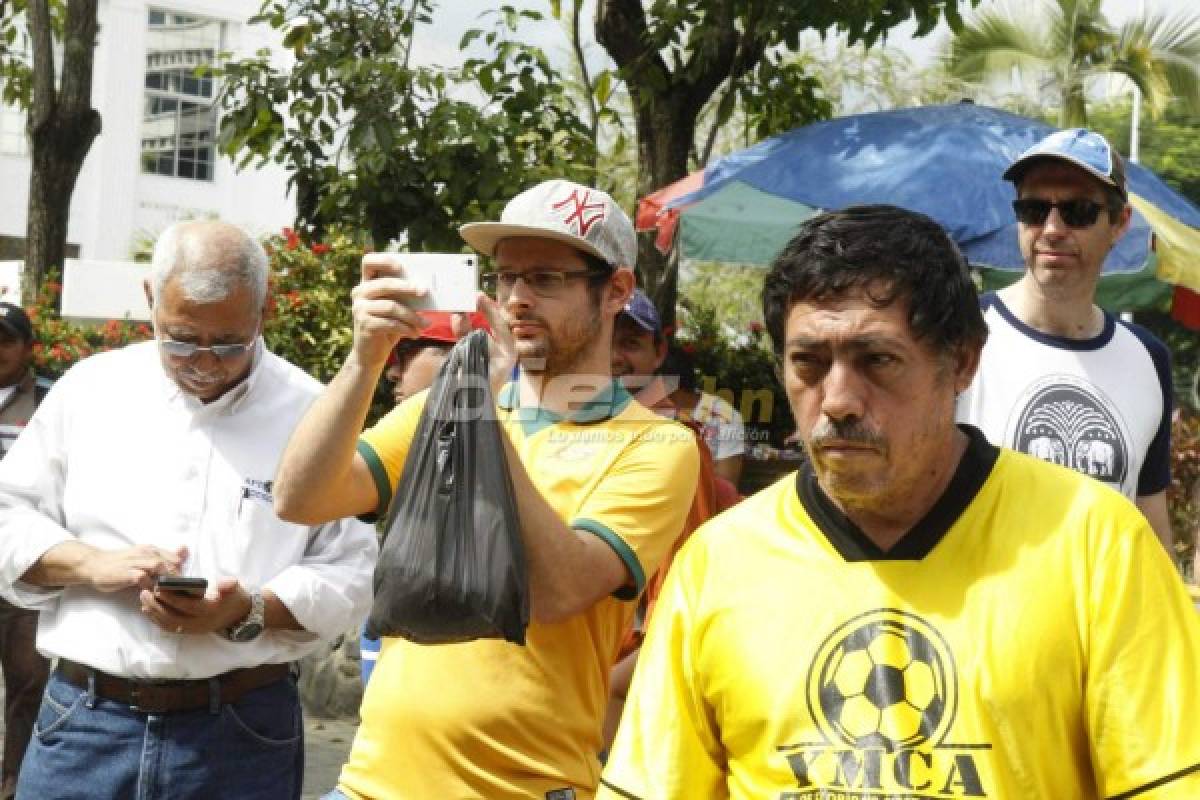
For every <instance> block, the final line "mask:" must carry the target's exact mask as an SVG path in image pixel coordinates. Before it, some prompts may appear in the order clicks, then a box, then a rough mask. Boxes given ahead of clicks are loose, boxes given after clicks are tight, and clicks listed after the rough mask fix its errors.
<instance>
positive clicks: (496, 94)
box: [220, 0, 594, 250]
mask: <svg viewBox="0 0 1200 800" xmlns="http://www.w3.org/2000/svg"><path fill="white" fill-rule="evenodd" d="M432 10H433V2H432V0H410V1H409V2H408V3H406V4H404V6H403V7H401V4H399V3H395V2H389V1H388V0H337V1H336V2H335V1H334V0H293V1H292V2H283V1H279V2H276V1H275V0H268V2H266V3H264V5H263V7H262V10H261V12H260V14H259V15H258V16H257V17H255V18H254V19H255V21H261V22H265V23H266V24H268V25H270V26H271V27H273V28H276V29H278V30H279V31H281V32H282V33H283V34H284V40H283V41H284V45H285V46H287V47H290V48H291V49H292V50H293V52H294V53H295V56H296V63H295V64H294V66H292V67H291V68H289V69H280V68H278V67H276V66H275V65H273V64H272V63H271V61H270V58H269V54H267V53H265V52H260V53H259V54H258V55H257V56H256V57H254V58H249V59H245V60H242V61H239V62H235V63H231V64H229V65H227V66H226V67H225V68H223V70H221V72H222V73H223V75H224V78H225V88H224V90H223V98H222V104H223V107H224V110H225V114H224V117H223V119H222V122H221V133H220V141H221V146H222V149H223V150H224V151H225V152H226V153H228V154H230V155H234V156H237V157H238V158H239V160H240V164H241V165H245V164H249V163H252V162H262V161H274V162H277V163H281V164H284V165H285V166H286V167H287V168H288V170H289V171H290V173H291V178H290V181H291V183H292V185H293V186H294V187H295V188H296V190H297V206H298V210H297V214H298V219H297V227H299V228H303V229H307V230H308V231H310V232H313V233H319V232H320V231H321V230H322V229H324V228H326V227H329V225H330V224H331V223H333V222H337V223H338V224H339V225H343V226H354V227H357V228H358V229H359V230H367V231H369V232H370V235H371V238H372V240H373V243H374V246H375V247H377V248H382V247H384V246H386V245H387V244H388V242H390V241H392V240H400V241H402V242H403V243H404V244H405V245H407V247H409V248H410V249H412V250H426V249H436V250H459V249H460V248H461V247H462V246H463V244H462V240H461V239H460V238H459V236H458V234H457V232H456V231H457V225H458V224H459V223H460V222H463V221H469V220H472V219H479V218H482V217H484V216H491V215H495V214H498V213H499V211H500V208H501V206H502V205H503V203H504V202H505V201H506V200H507V199H508V198H509V197H511V196H512V195H513V194H515V193H516V192H517V191H519V190H520V189H523V188H525V187H526V186H528V185H529V184H531V183H534V182H536V181H538V180H540V179H542V178H546V177H550V176H552V175H571V176H577V177H583V176H584V175H585V174H586V173H587V172H588V169H587V165H588V164H590V163H592V160H593V157H592V151H593V147H594V145H593V142H592V140H591V138H590V137H589V136H588V132H587V127H586V125H585V124H584V122H583V121H582V120H581V119H580V118H579V117H578V116H577V115H576V114H575V113H574V111H573V108H572V104H571V103H569V102H566V101H565V100H564V94H563V89H562V86H561V82H560V81H559V79H558V75H557V73H556V72H555V70H554V68H553V67H552V66H551V64H550V62H549V60H548V59H547V57H546V55H545V54H544V53H543V52H542V51H541V50H539V49H538V48H536V47H533V46H531V45H528V44H526V43H524V42H521V41H518V40H516V39H515V37H514V36H513V34H514V33H515V31H516V29H517V27H518V25H519V23H520V22H521V20H522V19H525V18H531V17H532V18H537V17H538V16H539V15H538V14H536V13H535V12H531V11H517V10H515V9H513V8H511V7H508V6H505V7H501V8H500V9H499V10H498V11H496V12H495V26H494V27H493V28H492V29H491V30H472V31H469V32H468V33H467V34H466V36H465V37H464V39H463V43H462V46H463V47H464V48H465V47H466V46H467V45H468V44H470V43H471V42H472V41H475V40H480V41H482V42H484V43H485V44H486V45H487V46H488V48H490V53H491V55H490V56H489V57H488V58H474V59H470V60H468V61H467V62H466V63H465V64H464V65H463V66H462V67H461V68H459V69H455V70H446V69H438V68H430V67H416V66H412V65H411V64H410V54H411V51H412V41H413V38H412V37H413V31H414V29H415V26H416V24H417V23H418V22H424V21H428V19H429V15H430V14H431V13H432ZM588 177H590V175H589V176H588Z"/></svg>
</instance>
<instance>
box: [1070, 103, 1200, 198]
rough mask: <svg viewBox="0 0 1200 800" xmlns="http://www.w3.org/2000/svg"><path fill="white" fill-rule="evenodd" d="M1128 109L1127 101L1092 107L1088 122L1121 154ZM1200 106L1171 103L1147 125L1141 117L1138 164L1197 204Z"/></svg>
mask: <svg viewBox="0 0 1200 800" xmlns="http://www.w3.org/2000/svg"><path fill="white" fill-rule="evenodd" d="M1130 118H1131V109H1130V104H1129V102H1128V101H1121V102H1116V103H1108V104H1105V105H1103V106H1099V107H1097V108H1094V109H1093V110H1092V112H1091V116H1090V117H1089V119H1088V125H1089V127H1091V128H1092V129H1093V130H1096V131H1099V132H1100V133H1103V134H1104V135H1105V136H1106V137H1107V138H1108V140H1109V141H1110V142H1113V143H1114V144H1115V145H1117V146H1118V148H1119V149H1120V150H1122V151H1124V150H1127V149H1128V143H1129V140H1130V138H1129V133H1130ZM1197 131H1200V106H1198V107H1189V106H1188V105H1187V104H1185V103H1182V102H1176V103H1172V104H1171V105H1170V106H1169V107H1168V108H1167V109H1166V111H1165V112H1164V113H1163V116H1162V117H1160V118H1159V119H1156V120H1154V121H1153V123H1150V124H1147V122H1146V121H1145V119H1144V118H1143V122H1142V125H1141V128H1140V131H1139V132H1140V137H1139V144H1138V162H1139V163H1140V164H1141V165H1142V166H1144V167H1146V168H1147V169H1150V170H1152V171H1153V172H1154V174H1156V175H1158V177H1160V178H1162V179H1163V181H1165V182H1166V183H1167V185H1169V186H1170V187H1171V188H1173V189H1175V190H1176V191H1178V192H1179V193H1180V194H1182V195H1184V196H1185V197H1187V198H1188V199H1189V200H1191V201H1192V202H1193V203H1196V204H1197V205H1200V136H1197Z"/></svg>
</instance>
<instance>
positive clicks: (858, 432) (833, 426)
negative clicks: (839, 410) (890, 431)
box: [809, 417, 887, 449]
mask: <svg viewBox="0 0 1200 800" xmlns="http://www.w3.org/2000/svg"><path fill="white" fill-rule="evenodd" d="M829 442H839V443H848V444H861V445H866V446H868V447H877V448H880V449H882V448H884V447H886V445H887V441H886V440H885V439H884V438H883V436H882V435H880V433H879V431H876V430H875V429H873V428H871V427H870V426H868V425H866V424H865V423H864V422H863V421H862V420H860V419H857V418H850V419H844V420H833V419H829V418H828V417H825V418H823V419H822V420H821V421H820V422H818V423H817V425H816V427H815V428H813V430H812V435H811V436H810V437H809V445H810V446H812V447H821V446H822V445H825V444H828V443H829Z"/></svg>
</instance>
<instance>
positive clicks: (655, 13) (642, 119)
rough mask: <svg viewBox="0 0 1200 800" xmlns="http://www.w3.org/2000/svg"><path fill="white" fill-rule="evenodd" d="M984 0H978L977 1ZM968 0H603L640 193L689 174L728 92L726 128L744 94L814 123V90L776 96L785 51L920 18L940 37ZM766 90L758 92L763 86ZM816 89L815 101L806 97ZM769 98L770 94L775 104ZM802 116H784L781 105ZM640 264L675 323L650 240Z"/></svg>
mask: <svg viewBox="0 0 1200 800" xmlns="http://www.w3.org/2000/svg"><path fill="white" fill-rule="evenodd" d="M976 1H977V0H971V2H972V3H974V2H976ZM958 3H959V0H841V1H840V2H837V3H831V2H828V0H778V1H777V2H765V1H764V0H757V1H756V2H745V3H735V2H731V1H730V0H652V2H649V3H644V2H643V0H597V5H596V21H595V31H596V39H597V40H598V41H599V42H600V43H601V44H602V45H603V46H604V48H605V50H607V52H608V54H609V55H610V56H611V57H612V59H613V61H614V62H615V63H616V64H617V67H618V74H619V76H620V77H621V79H622V80H623V81H624V82H625V85H626V87H627V88H628V91H629V94H630V96H631V98H632V100H633V112H634V117H635V129H636V131H637V142H638V167H639V171H638V194H639V195H644V194H646V193H648V192H651V191H653V190H655V189H657V188H659V187H662V186H665V185H667V184H668V183H671V182H672V181H675V180H678V179H679V178H681V177H683V176H684V175H685V174H686V173H687V171H688V163H689V155H690V154H691V153H692V152H693V151H697V152H699V153H703V152H704V149H705V148H704V147H701V148H696V146H695V136H696V125H697V120H698V118H699V116H700V114H701V112H702V110H703V109H704V108H705V106H706V104H708V103H709V102H710V100H712V98H714V96H716V95H717V94H718V92H720V93H721V94H720V97H719V99H718V101H717V102H718V104H719V105H718V114H717V121H718V122H720V123H722V124H723V123H724V121H725V120H727V119H728V118H729V115H730V114H732V111H733V107H734V104H735V101H736V99H738V98H739V96H740V97H741V99H742V100H743V101H747V105H748V106H749V107H751V108H752V109H753V108H755V107H756V106H755V101H754V100H753V99H752V98H753V97H755V96H756V95H757V96H759V97H761V98H762V102H761V103H760V104H759V105H758V106H757V108H759V109H760V110H761V111H766V110H767V109H772V110H773V116H772V118H771V120H770V121H769V125H779V124H781V123H782V120H781V119H780V118H781V117H784V118H786V119H787V121H788V122H790V123H791V124H792V125H796V124H800V123H802V122H806V121H808V120H809V119H810V118H811V117H807V116H805V111H804V109H805V108H806V107H808V108H810V109H811V108H812V106H813V103H812V100H813V94H814V92H813V90H814V88H815V87H814V85H813V84H811V83H810V84H801V86H800V87H799V89H800V91H794V92H779V91H777V90H775V88H774V87H777V86H779V85H781V84H780V80H781V79H787V80H789V81H792V82H793V83H792V85H793V86H794V85H795V84H794V81H795V80H796V79H797V78H798V77H801V76H797V75H796V74H795V73H794V72H793V73H792V74H780V67H781V65H782V64H784V63H785V62H784V61H783V60H781V59H780V58H779V57H778V53H777V51H778V50H779V49H780V48H790V49H792V50H795V49H797V47H798V45H799V39H800V34H801V33H802V32H803V31H805V30H815V31H819V32H821V33H822V34H825V33H827V32H831V31H833V32H838V33H845V34H846V35H847V37H848V38H849V40H850V41H851V42H856V41H863V42H866V43H867V44H872V43H874V42H875V41H877V40H878V39H879V38H880V37H881V36H883V35H884V34H886V32H887V31H889V30H891V29H892V28H893V27H894V26H896V25H898V24H900V23H901V22H903V21H905V20H907V19H909V18H914V17H915V18H916V20H917V23H918V28H917V35H924V34H926V33H928V32H929V31H931V30H932V29H933V28H934V26H935V25H936V24H937V22H938V20H939V19H940V18H941V17H942V15H943V14H944V15H945V17H946V19H947V20H948V21H949V22H950V24H951V26H952V27H953V26H957V25H958V24H959V22H960V21H959V19H958V12H957V6H958ZM760 88H761V89H762V90H764V91H765V92H766V93H765V94H759V89H760ZM806 93H807V96H806ZM767 98H770V99H769V100H768V99H767ZM780 101H784V102H786V103H788V108H791V109H793V110H796V111H797V113H790V114H789V113H780V112H779V107H778V103H779V102H780ZM640 245H641V246H640V248H639V255H638V266H639V269H640V271H641V273H642V278H643V282H644V283H645V285H646V288H647V290H648V291H649V292H650V293H651V295H652V296H653V297H654V299H655V302H656V303H657V305H658V307H659V309H660V310H661V311H662V313H663V314H664V316H665V318H666V320H668V321H669V320H671V319H673V318H674V306H675V293H676V284H675V281H676V275H675V272H674V270H669V269H667V268H666V263H665V261H664V259H663V258H662V256H661V254H659V253H658V252H657V250H655V248H654V245H653V242H652V241H651V240H650V238H649V237H644V238H643V239H642V241H641V242H640Z"/></svg>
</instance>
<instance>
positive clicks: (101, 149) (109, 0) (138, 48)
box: [0, 0, 294, 260]
mask: <svg viewBox="0 0 1200 800" xmlns="http://www.w3.org/2000/svg"><path fill="white" fill-rule="evenodd" d="M258 8H259V2H258V0H163V1H162V2H146V1H145V0H100V6H99V23H100V32H99V36H98V38H97V44H96V57H95V68H94V73H93V83H92V106H93V107H94V108H95V109H96V110H98V111H99V112H100V115H101V118H102V121H103V130H102V132H101V133H100V135H99V136H98V137H97V138H96V140H95V142H94V143H93V144H92V148H91V151H90V152H89V153H88V156H87V160H86V161H85V162H84V165H83V170H82V172H81V173H80V175H79V181H78V182H77V183H76V186H75V194H74V195H73V196H72V198H71V218H70V223H69V227H68V234H67V242H68V253H67V255H68V256H78V257H82V258H86V259H107V260H127V259H129V258H130V257H131V255H132V254H133V253H134V252H136V251H138V250H144V249H145V246H146V244H147V243H148V242H150V241H152V240H153V239H154V238H155V237H157V235H158V234H159V233H160V232H162V230H163V229H164V228H165V227H166V226H167V225H169V224H170V223H171V222H173V221H175V220H178V219H193V218H203V217H220V218H221V219H224V220H227V221H229V222H233V223H236V224H239V225H242V226H244V227H245V228H247V229H248V230H250V231H251V232H253V233H255V234H265V233H269V232H273V231H277V230H279V229H280V228H281V227H283V226H284V225H287V224H290V222H291V220H292V218H293V214H294V202H293V201H292V199H291V198H290V197H289V196H288V194H287V191H286V186H287V173H286V172H285V171H284V170H283V169H282V168H281V167H277V166H275V165H271V166H268V167H264V168H262V169H255V168H253V167H248V168H247V169H246V170H244V171H242V172H237V171H236V170H235V168H234V164H233V162H232V161H231V160H229V159H228V158H225V157H222V156H220V155H219V154H218V153H217V151H216V134H217V109H216V107H215V100H216V95H217V89H218V87H216V86H214V85H213V81H212V80H211V79H199V78H196V77H194V74H193V70H194V69H195V67H196V66H198V65H202V64H211V63H215V62H216V60H217V59H218V57H219V55H220V53H222V52H230V53H232V54H233V57H234V58H238V57H241V56H243V55H248V54H253V53H254V52H255V51H257V50H258V49H260V48H263V47H266V48H269V49H271V50H273V51H274V52H275V53H277V54H279V57H280V59H285V58H286V56H285V55H284V54H282V53H280V52H279V51H280V47H279V44H278V37H277V34H276V33H275V31H273V30H272V29H270V28H268V27H266V26H261V25H254V26H251V25H247V24H246V20H247V19H248V18H249V17H250V16H251V15H252V14H254V13H255V12H256V11H257V10H258ZM24 126H25V120H24V115H23V114H22V113H21V112H20V111H18V110H17V109H14V108H5V107H3V106H0V187H3V189H2V190H0V259H3V258H22V257H23V254H24V237H25V218H26V204H27V202H28V187H29V169H30V161H29V155H28V145H27V143H26V140H25V133H24Z"/></svg>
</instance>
